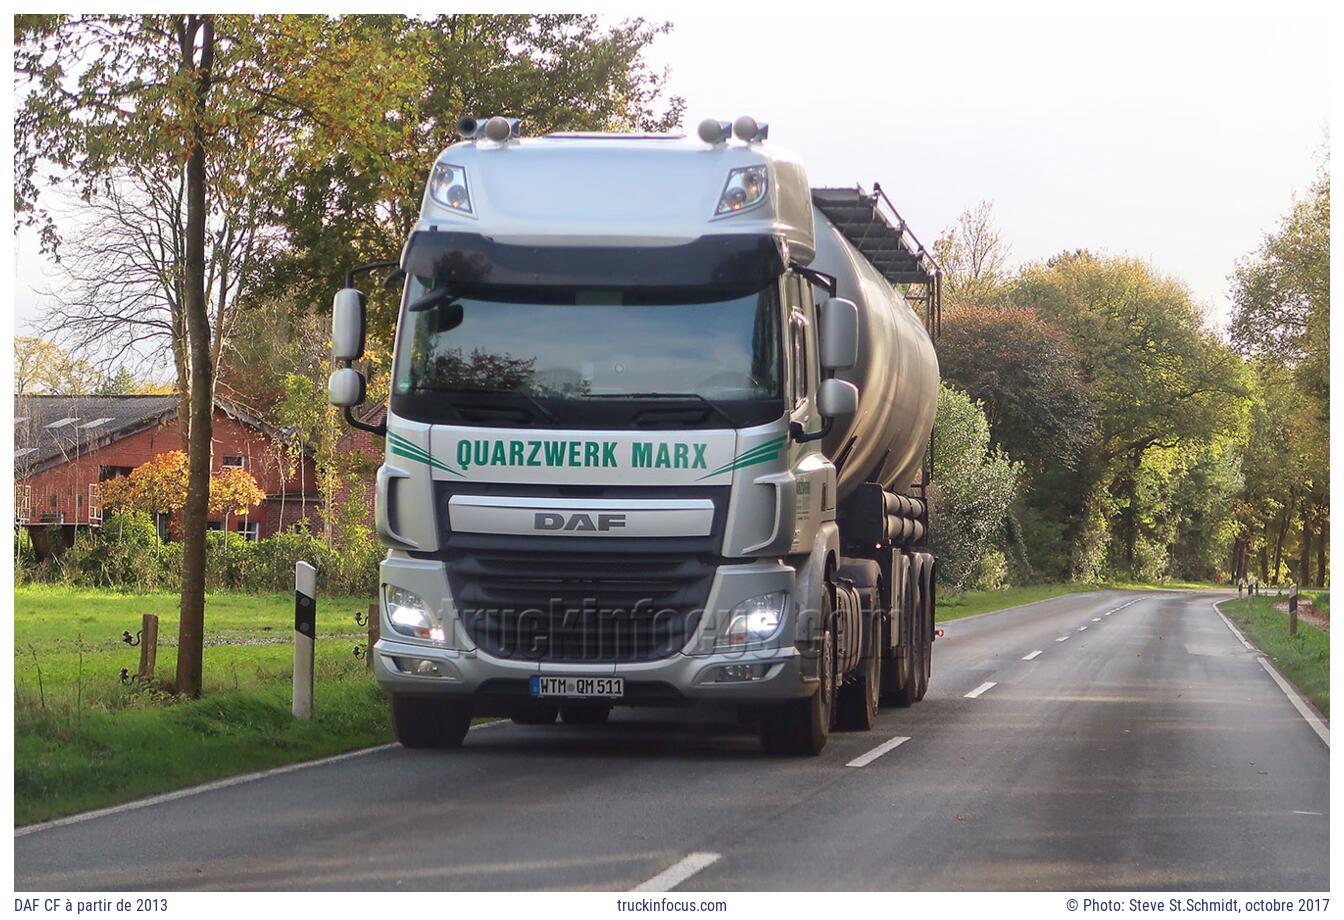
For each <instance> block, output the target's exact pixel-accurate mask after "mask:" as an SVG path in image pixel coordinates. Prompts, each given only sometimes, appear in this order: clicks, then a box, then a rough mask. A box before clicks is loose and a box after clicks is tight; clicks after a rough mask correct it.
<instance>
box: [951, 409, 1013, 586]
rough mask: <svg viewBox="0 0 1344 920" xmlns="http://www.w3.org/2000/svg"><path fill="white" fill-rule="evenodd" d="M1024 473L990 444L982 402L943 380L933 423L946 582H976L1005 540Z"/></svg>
mask: <svg viewBox="0 0 1344 920" xmlns="http://www.w3.org/2000/svg"><path fill="white" fill-rule="evenodd" d="M1021 478H1022V466H1021V464H1018V463H1015V462H1013V461H1012V460H1010V459H1008V457H1007V456H1005V455H1004V454H1003V453H1002V452H1001V451H999V450H996V449H994V448H992V447H991V446H990V437H989V421H988V420H987V419H986V418H985V415H984V412H983V410H982V408H981V406H980V404H979V403H977V402H975V401H974V400H973V399H971V397H970V396H968V395H966V394H965V393H963V392H961V391H960V390H957V389H955V388H953V387H950V386H948V385H946V384H943V386H942V387H941V388H940V389H939V391H938V414H937V417H936V419H935V421H934V424H933V478H932V484H931V487H930V522H931V523H930V526H929V533H930V542H931V545H932V547H933V549H934V551H935V552H936V553H937V555H938V577H939V580H940V581H942V582H943V583H945V584H947V585H948V586H950V587H951V588H952V589H953V590H961V589H963V588H965V587H968V586H974V584H975V580H976V576H977V574H978V573H979V572H980V570H981V567H982V565H983V564H984V563H985V562H986V560H987V559H988V558H989V557H990V555H991V553H992V552H994V551H995V548H996V546H997V545H998V544H999V543H1000V542H1001V541H1002V539H1003V536H1004V525H1005V522H1006V520H1007V517H1008V509H1009V507H1010V506H1011V505H1012V503H1013V500H1014V499H1015V498H1016V495H1017V490H1018V486H1019V484H1020V482H1021ZM989 586H990V587H997V585H989Z"/></svg>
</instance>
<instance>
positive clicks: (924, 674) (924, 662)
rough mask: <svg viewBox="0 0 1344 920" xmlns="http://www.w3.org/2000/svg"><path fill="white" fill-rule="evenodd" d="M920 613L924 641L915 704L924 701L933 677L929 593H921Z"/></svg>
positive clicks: (931, 604) (930, 597)
mask: <svg viewBox="0 0 1344 920" xmlns="http://www.w3.org/2000/svg"><path fill="white" fill-rule="evenodd" d="M919 613H920V617H919V622H920V624H921V626H922V630H921V632H920V635H921V637H922V640H923V641H921V642H920V644H919V669H918V671H919V690H918V692H917V693H916V694H915V702H919V701H920V700H922V699H924V695H925V694H926V693H928V692H929V679H930V678H932V677H933V597H932V596H931V595H930V592H928V591H921V592H920V605H919Z"/></svg>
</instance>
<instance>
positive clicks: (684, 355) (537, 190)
mask: <svg viewBox="0 0 1344 920" xmlns="http://www.w3.org/2000/svg"><path fill="white" fill-rule="evenodd" d="M457 127H458V131H459V134H460V135H461V141H460V142H456V143H454V144H452V145H451V146H449V147H448V148H447V149H445V150H444V151H443V152H442V153H441V154H440V155H439V156H438V157H437V159H436V160H435V162H434V164H433V166H432V168H431V170H430V172H429V176H428V180H427V183H426V187H425V191H424V196H423V203H422V207H421V211H420V215H419V219H418V222H417V223H416V224H415V227H414V229H413V231H412V232H411V234H410V236H409V238H408V239H407V240H406V243H405V246H404V248H403V251H402V253H401V258H400V259H399V260H397V261H396V262H383V263H375V264H374V265H373V266H361V267H360V268H359V269H355V270H353V271H352V272H351V273H350V274H348V275H347V282H346V287H345V288H343V289H342V290H340V291H339V292H338V293H337V294H336V296H335V300H334V303H333V311H332V357H333V367H334V370H333V372H332V374H331V377H330V381H329V384H328V396H329V399H330V401H331V402H332V403H333V404H334V405H336V406H338V407H341V408H342V409H343V410H344V416H345V419H346V420H347V422H349V423H350V424H352V425H354V426H356V427H360V428H364V429H367V430H369V431H371V432H373V433H374V434H376V435H379V436H381V437H384V438H385V459H384V462H383V464H382V466H381V467H380V468H379V469H378V472H377V481H376V490H375V505H376V508H375V518H376V528H377V532H378V537H379V539H380V541H381V542H382V544H383V545H385V546H386V548H387V555H386V558H385V560H384V561H383V562H382V563H381V567H380V571H379V583H380V590H379V599H378V600H379V604H378V606H379V608H380V623H379V627H380V630H379V632H380V637H379V638H378V640H377V642H376V643H375V645H374V646H373V648H372V649H371V652H370V653H371V656H372V658H373V667H374V672H375V675H376V679H377V681H378V683H379V685H380V686H381V687H382V688H383V689H384V690H385V691H386V693H387V694H388V695H389V698H390V703H391V709H392V715H393V722H394V725H395V730H396V737H397V738H398V740H399V741H400V742H401V744H402V745H404V746H406V747H409V748H454V747H457V746H459V745H461V744H462V743H463V741H464V739H465V737H466V736H467V731H468V728H469V727H470V725H471V723H472V720H473V718H476V717H479V716H482V715H496V716H502V717H507V718H512V719H513V720H514V721H515V722H519V723H522V724H530V725H538V724H549V723H552V722H555V721H556V720H557V718H559V719H560V720H562V721H563V722H565V723H570V724H580V725H582V724H588V725H592V724H596V723H602V722H605V721H606V720H607V718H608V716H609V714H610V713H611V711H612V709H613V707H618V706H635V707H659V706H673V707H686V708H690V709H692V711H693V712H699V711H704V712H706V713H711V712H713V711H716V710H728V711H729V712H730V713H732V714H733V717H735V718H738V719H740V720H742V721H743V724H748V725H752V726H756V727H757V728H758V730H759V733H760V738H761V742H762V744H763V746H764V748H765V750H766V751H768V752H771V753H776V754H784V755H796V756H807V755H816V754H818V753H819V752H820V751H821V750H822V749H823V747H824V746H825V745H826V742H827V739H828V737H829V736H830V734H831V733H832V731H836V730H851V731H863V730H868V729H871V728H872V726H873V724H874V719H875V718H876V716H877V713H878V710H879V707H880V706H883V705H892V706H909V705H912V704H913V703H916V702H917V701H919V700H920V699H922V698H923V696H924V694H925V693H926V692H927V689H928V686H929V680H930V678H931V674H932V646H933V641H934V638H935V629H934V615H933V612H934V604H935V596H936V590H937V563H936V560H935V558H934V556H933V555H932V554H931V553H929V552H928V551H927V541H928V528H929V503H928V498H929V496H928V495H927V487H928V482H929V476H928V471H929V467H928V451H929V439H930V433H931V429H932V425H933V419H934V414H935V410H936V406H937V392H938V385H939V381H938V362H937V357H936V355H935V352H934V344H933V333H934V332H936V329H937V325H938V309H937V307H938V299H939V293H940V288H941V274H940V272H939V270H938V268H937V265H936V263H935V261H934V260H933V259H932V258H931V257H930V255H929V253H928V252H926V251H925V249H924V247H923V246H922V245H920V244H919V242H918V240H917V239H916V238H915V237H914V235H913V233H911V232H910V231H909V228H908V227H907V226H906V225H905V222H904V221H903V220H901V219H900V217H899V214H898V213H897V212H896V211H895V208H894V207H892V206H891V202H890V201H889V200H888V199H887V198H886V195H885V193H884V192H883V191H882V190H881V188H880V187H879V186H874V187H873V192H872V193H866V192H864V191H863V190H862V189H859V188H816V189H813V188H811V187H810V186H809V184H808V179H807V175H806V172H805V171H804V168H803V165H802V164H801V163H800V162H799V160H798V159H797V158H796V157H794V156H792V155H790V154H789V153H788V152H786V151H784V150H782V149H779V148H777V147H776V146H775V145H773V144H772V143H770V142H769V141H768V133H769V127H768V125H766V124H763V123H759V122H757V121H756V120H755V119H753V118H751V117H749V116H744V117H741V118H738V119H737V120H736V121H734V122H728V121H720V120H716V119H707V120H706V121H704V122H703V123H701V124H700V126H699V130H698V131H697V136H695V137H687V136H681V135H667V136H664V135H631V134H587V133H557V134H549V135H545V136H539V137H525V136H523V132H522V129H521V126H520V123H519V122H518V120H517V119H509V118H504V117H501V116H494V117H491V118H489V119H482V120H478V119H475V118H471V117H465V118H463V119H462V120H461V122H460V123H459V125H458V126H457ZM371 268H386V269H395V271H393V272H392V273H391V275H390V276H389V277H388V279H387V282H386V283H387V284H388V286H390V287H392V288H393V289H395V287H396V286H397V285H401V286H402V296H401V300H400V307H399V314H398V318H397V323H396V332H395V346H394V355H393V360H392V367H391V380H390V386H389V390H390V392H389V395H388V399H387V403H386V406H385V407H380V408H384V411H382V412H381V413H377V412H375V413H370V412H368V411H366V410H362V409H361V410H360V411H359V412H356V409H358V408H359V407H360V406H362V404H363V403H364V402H365V391H366V385H365V378H364V376H363V375H362V374H361V372H360V371H359V370H358V369H357V368H356V367H355V362H357V361H359V360H360V358H361V357H362V356H363V352H364V339H365V323H366V315H365V314H366V309H367V298H366V297H365V295H364V294H363V293H362V292H361V291H360V290H359V289H358V288H357V287H356V286H355V280H354V279H355V277H356V275H357V274H359V273H360V272H362V271H364V270H367V269H371ZM913 303H920V304H921V305H922V307H923V309H922V312H921V311H920V310H917V309H916V308H915V306H913V305H912V304H913ZM379 414H381V416H382V418H381V420H380V421H378V422H376V423H375V422H374V421H372V420H371V419H374V418H376V417H377V416H378V415H379Z"/></svg>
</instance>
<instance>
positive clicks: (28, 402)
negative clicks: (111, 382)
mask: <svg viewBox="0 0 1344 920" xmlns="http://www.w3.org/2000/svg"><path fill="white" fill-rule="evenodd" d="M213 435H214V436H213V445H214V446H213V451H212V457H211V465H210V466H211V472H212V473H219V472H220V471H222V470H224V469H226V468H229V467H242V468H243V469H246V470H247V471H248V472H249V473H251V474H252V476H253V478H254V479H256V481H257V484H258V485H259V486H260V487H261V488H262V489H263V490H264V491H265V492H266V499H265V500H264V501H262V502H261V503H260V504H259V505H257V506H256V507H254V508H253V509H252V510H251V512H250V513H249V514H247V515H246V516H244V517H233V516H230V518H229V520H228V527H229V529H230V530H236V531H238V532H239V533H242V534H244V535H245V536H247V537H249V538H250V539H254V540H255V539H261V538H264V537H268V536H270V535H271V534H273V533H275V532H276V531H279V530H282V529H284V528H287V527H290V526H292V525H293V524H294V523H296V522H297V521H300V520H303V519H308V520H309V522H310V524H311V525H312V526H313V527H314V529H316V528H317V526H318V523H319V522H318V517H317V510H318V506H319V501H320V496H319V494H318V488H317V475H316V467H315V465H314V463H313V459H312V457H311V456H309V455H308V454H307V453H305V454H304V456H303V462H302V463H301V464H297V465H294V469H293V470H292V472H291V473H290V475H288V476H286V475H284V466H283V465H282V454H281V451H282V450H283V446H282V442H283V441H284V438H283V437H282V436H281V433H280V432H278V431H276V430H275V429H274V428H272V427H271V426H269V425H266V424H265V423H263V422H261V421H260V420H259V419H257V418H255V417H253V416H251V415H250V414H248V413H247V412H245V411H243V410H241V409H239V408H238V407H236V406H232V405H230V404H228V403H227V402H225V401H224V400H217V401H216V404H215V417H214V432H213ZM181 449H182V442H181V439H180V437H179V435H178V424H177V398H176V397H175V396H42V395H39V396H20V397H17V398H16V399H15V406H14V486H15V488H14V492H15V494H14V506H15V517H16V523H17V524H18V525H20V526H27V527H29V528H31V529H32V531H33V534H34V537H35V538H38V534H39V532H43V533H45V532H47V530H48V528H50V527H52V526H59V527H61V528H62V529H63V530H65V531H66V533H65V534H64V536H65V537H66V542H67V543H69V542H71V538H73V531H74V530H75V529H76V528H78V527H97V526H99V525H100V524H101V523H102V513H101V512H102V508H101V503H100V500H99V493H100V488H99V483H101V482H103V481H105V480H107V479H111V478H113V477H115V476H124V475H128V474H129V473H130V472H131V470H133V469H134V468H135V467H137V466H139V465H141V464H142V463H144V462H145V461H147V460H149V459H151V458H153V457H155V456H157V455H159V454H162V453H166V452H168V451H171V450H181ZM210 526H211V528H212V529H219V528H221V527H223V526H224V518H223V516H222V515H217V516H215V517H213V518H212V519H211V523H210ZM35 542H45V540H40V539H35Z"/></svg>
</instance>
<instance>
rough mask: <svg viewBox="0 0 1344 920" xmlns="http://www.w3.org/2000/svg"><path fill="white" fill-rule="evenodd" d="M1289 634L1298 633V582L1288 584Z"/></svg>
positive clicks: (1294, 634)
mask: <svg viewBox="0 0 1344 920" xmlns="http://www.w3.org/2000/svg"><path fill="white" fill-rule="evenodd" d="M1288 635H1290V636H1296V635H1297V582H1293V584H1291V585H1289V586H1288Z"/></svg>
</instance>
